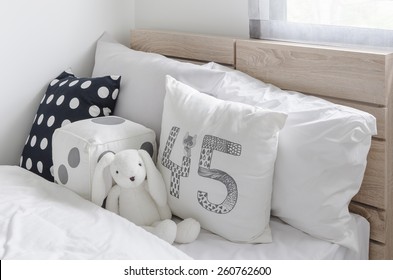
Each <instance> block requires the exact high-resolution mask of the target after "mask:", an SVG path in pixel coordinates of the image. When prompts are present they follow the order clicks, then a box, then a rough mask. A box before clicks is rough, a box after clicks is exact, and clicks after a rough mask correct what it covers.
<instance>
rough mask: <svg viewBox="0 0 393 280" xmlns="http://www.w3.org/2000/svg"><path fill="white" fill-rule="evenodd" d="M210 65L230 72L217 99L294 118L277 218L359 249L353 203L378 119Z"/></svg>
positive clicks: (281, 154) (282, 156) (283, 148)
mask: <svg viewBox="0 0 393 280" xmlns="http://www.w3.org/2000/svg"><path fill="white" fill-rule="evenodd" d="M205 67H209V68H214V69H219V70H223V71H224V72H226V76H225V77H224V78H223V84H222V88H220V90H219V91H218V92H216V93H215V94H214V95H215V96H216V97H217V98H220V99H223V100H231V101H238V102H242V103H246V104H251V105H255V106H259V107H261V108H266V109H271V110H274V111H281V112H285V113H287V114H288V119H287V121H286V124H285V126H284V128H283V129H282V131H281V132H280V140H279V148H278V154H277V161H276V168H275V175H274V183H273V196H272V214H273V215H275V216H277V217H279V218H281V219H282V220H283V221H285V222H287V223H288V224H290V225H292V226H294V227H296V228H298V229H300V230H302V231H304V232H306V233H309V234H311V235H313V236H316V237H318V238H321V239H325V240H328V241H331V242H335V243H337V244H340V245H343V246H346V247H348V248H351V249H353V250H358V249H359V248H357V246H356V244H358V242H357V238H358V237H357V232H356V227H355V222H354V219H353V217H352V216H351V215H350V214H349V210H348V204H349V203H350V201H351V199H352V198H353V196H354V195H355V194H356V193H357V192H358V191H359V189H360V185H361V182H362V179H363V175H364V171H365V167H366V163H367V154H368V151H369V148H370V144H371V136H372V135H375V134H376V122H375V118H374V117H373V116H372V115H370V114H368V113H366V112H362V111H359V110H356V109H352V108H349V107H345V106H340V105H336V104H333V103H331V102H328V101H325V100H323V99H320V98H317V97H312V96H306V95H303V94H301V93H296V92H288V91H283V90H280V89H279V88H277V87H275V86H273V85H270V84H265V83H263V82H261V81H259V80H257V79H254V78H252V77H250V76H248V75H246V74H244V73H242V72H240V71H234V70H232V69H229V68H227V67H223V66H220V65H218V64H215V63H210V64H208V65H205Z"/></svg>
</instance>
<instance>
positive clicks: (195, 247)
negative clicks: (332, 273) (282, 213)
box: [175, 214, 370, 260]
mask: <svg viewBox="0 0 393 280" xmlns="http://www.w3.org/2000/svg"><path fill="white" fill-rule="evenodd" d="M351 215H353V216H354V218H355V220H356V225H357V230H358V233H359V243H360V244H359V247H358V248H361V251H360V252H354V251H352V250H350V249H347V248H345V247H342V246H340V245H337V244H333V243H330V242H328V241H324V240H320V239H318V238H315V237H312V236H310V235H308V234H306V233H304V232H302V231H300V230H298V229H296V228H293V227H292V226H290V225H288V224H286V223H284V222H282V221H281V220H279V219H278V218H275V217H272V218H271V221H270V227H271V230H272V236H273V242H272V243H268V244H242V243H234V242H230V241H228V240H225V239H224V238H222V237H220V236H217V235H215V234H213V233H211V232H209V231H207V230H202V231H201V233H200V235H199V237H198V239H197V240H196V241H194V242H193V243H190V244H176V245H175V246H176V247H177V248H178V249H180V250H181V251H183V252H184V253H186V254H187V255H189V256H191V257H192V258H194V259H199V260H203V259H205V260H206V259H210V260H212V259H216V260H229V259H231V260H234V259H235V260H264V259H266V260H334V259H340V260H342V259H347V260H356V259H368V247H369V232H370V224H369V222H368V221H367V220H366V219H365V218H363V217H362V216H359V215H356V214H351Z"/></svg>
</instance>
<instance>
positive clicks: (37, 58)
mask: <svg viewBox="0 0 393 280" xmlns="http://www.w3.org/2000/svg"><path fill="white" fill-rule="evenodd" d="M163 2H165V1H163ZM133 27H134V0H66V1H62V0H0V35H1V39H0V98H1V99H0V164H16V163H18V162H19V155H20V153H21V151H22V148H23V145H24V142H25V139H26V137H27V135H28V132H29V130H30V127H31V122H32V120H33V117H34V115H35V111H36V109H37V107H38V104H39V101H40V99H41V96H42V94H43V92H44V90H45V89H46V87H47V84H48V82H49V81H50V79H52V78H54V77H56V76H57V75H58V74H60V72H62V71H63V70H65V69H67V68H68V67H71V68H72V69H73V71H74V73H75V74H76V75H78V76H84V75H90V74H91V71H92V65H93V61H94V48H95V41H96V40H97V38H98V37H99V36H100V35H101V34H102V33H103V32H104V31H105V30H107V31H109V32H110V33H112V34H113V35H114V36H115V37H116V38H117V39H118V40H119V41H121V42H123V43H127V42H128V40H129V30H130V29H131V28H133Z"/></svg>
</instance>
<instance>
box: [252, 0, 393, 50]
mask: <svg viewBox="0 0 393 280" xmlns="http://www.w3.org/2000/svg"><path fill="white" fill-rule="evenodd" d="M248 2H249V18H250V36H251V37H252V38H261V39H279V40H288V41H298V42H299V41H300V42H316V43H319V44H351V45H352V44H356V45H368V46H380V47H393V0H249V1H248Z"/></svg>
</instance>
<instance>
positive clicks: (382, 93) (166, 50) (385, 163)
mask: <svg viewBox="0 0 393 280" xmlns="http://www.w3.org/2000/svg"><path fill="white" fill-rule="evenodd" d="M131 48H133V49H136V50H141V51H147V52H155V53H160V54H163V55H166V56H169V57H175V58H178V59H182V60H188V61H190V60H191V61H193V62H195V63H204V62H208V61H215V62H218V63H221V64H224V65H228V66H232V67H234V68H236V69H238V70H240V71H243V72H245V73H248V74H249V75H251V76H253V77H256V78H258V79H261V80H263V81H264V82H267V83H272V84H275V85H277V86H279V87H281V88H282V89H286V90H294V91H300V92H303V93H306V94H311V95H316V96H320V97H322V98H325V99H328V100H330V101H333V102H335V103H338V104H342V105H347V106H351V107H354V108H358V109H360V110H363V111H366V112H369V113H371V114H372V115H374V116H375V117H376V119H377V128H378V135H376V136H375V137H374V138H373V141H372V146H371V150H370V153H369V155H368V164H367V169H366V173H365V177H364V180H363V184H362V187H361V190H360V192H359V193H358V194H357V195H356V196H355V198H354V199H353V201H352V203H351V205H350V210H351V211H352V212H354V213H358V214H360V215H362V216H364V217H365V218H367V220H368V221H369V222H370V224H371V240H370V251H369V252H370V259H393V127H392V125H393V124H391V123H390V122H391V120H392V119H393V105H392V102H393V101H392V95H393V93H392V91H393V50H390V51H386V50H370V49H360V48H359V49H353V48H352V49H351V48H345V47H326V46H316V45H306V44H295V43H284V42H276V41H265V40H242V39H235V38H226V37H215V36H204V35H196V34H185V33H174V32H165V31H156V30H133V31H132V33H131Z"/></svg>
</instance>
